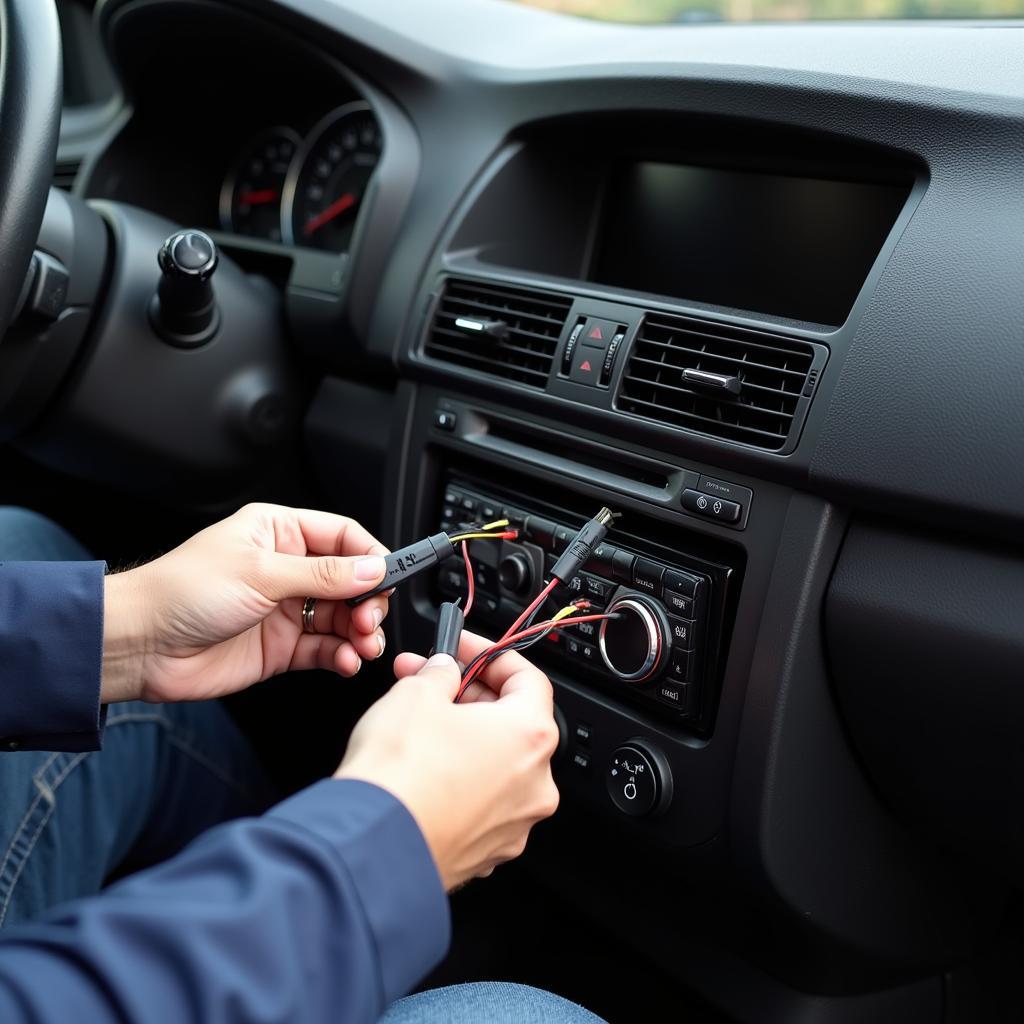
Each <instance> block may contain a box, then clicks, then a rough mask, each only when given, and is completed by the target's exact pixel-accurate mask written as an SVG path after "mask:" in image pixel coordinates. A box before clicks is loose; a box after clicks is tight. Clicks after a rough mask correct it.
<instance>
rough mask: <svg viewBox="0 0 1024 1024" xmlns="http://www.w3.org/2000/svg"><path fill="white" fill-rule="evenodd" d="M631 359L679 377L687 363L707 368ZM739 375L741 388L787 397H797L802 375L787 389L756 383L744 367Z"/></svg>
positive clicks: (640, 357)
mask: <svg viewBox="0 0 1024 1024" xmlns="http://www.w3.org/2000/svg"><path fill="white" fill-rule="evenodd" d="M631 361H632V363H633V364H634V365H639V366H644V367H647V366H649V367H650V368H651V369H652V370H654V371H657V372H661V371H663V370H668V371H670V372H672V373H676V374H678V375H679V376H680V377H682V373H683V369H684V368H685V367H686V366H687V365H688V366H690V367H691V368H697V369H703V370H706V369H707V367H706V366H702V367H695V364H694V363H693V362H689V363H679V364H676V363H666V362H662V361H661V360H658V359H648V358H646V357H645V356H639V355H636V354H634V355H633V357H632V360H631ZM739 377H740V378H741V379H742V380H743V388H744V390H749V389H751V388H752V389H754V390H756V391H764V392H765V393H766V394H773V395H780V396H783V395H784V396H786V397H788V398H797V397H798V396H799V394H800V391H799V388H800V387H802V386H803V377H801V378H799V379H798V380H797V381H796V382H793V384H792V387H791V388H790V389H787V388H786V387H785V386H783V387H781V388H780V387H769V386H768V385H766V384H757V383H755V382H754V381H753V380H751V378H750V376H749V375H748V373H747V372H745V367H744V368H741V369H740V371H739ZM786 383H787V381H786V380H783V381H782V384H783V385H785V384H786Z"/></svg>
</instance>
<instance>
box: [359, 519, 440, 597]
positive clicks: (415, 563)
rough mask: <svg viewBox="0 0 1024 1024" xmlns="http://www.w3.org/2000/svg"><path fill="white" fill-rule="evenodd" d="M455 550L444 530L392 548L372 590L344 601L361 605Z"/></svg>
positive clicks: (431, 566)
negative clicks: (384, 569) (378, 579)
mask: <svg viewBox="0 0 1024 1024" xmlns="http://www.w3.org/2000/svg"><path fill="white" fill-rule="evenodd" d="M457 553H458V549H457V548H456V547H455V545H454V544H452V542H451V540H450V539H449V537H448V534H447V533H435V534H434V535H433V536H432V537H426V538H424V539H423V540H418V541H416V543H415V544H409V545H408V546H406V547H404V548H399V549H398V551H392V552H391V554H390V555H385V556H384V564H385V565H386V566H387V571H386V572H385V573H384V579H383V581H382V582H380V583H378V584H377V586H375V587H374V588H373V590H369V591H367V592H366V593H365V594H360V595H359V596H358V597H353V598H352V599H351V600H350V601H349V602H348V603H349V604H350V605H357V604H362V603H363V601H366V600H367V599H368V598H371V597H373V596H374V595H375V594H380V593H383V592H384V591H385V590H390V589H391V588H392V587H397V586H398V585H399V584H401V583H405V582H406V580H410V579H412V578H413V576H418V575H419V574H420V573H421V572H424V571H425V570H427V569H430V568H433V566H435V565H437V564H438V563H440V562H444V561H446V560H447V559H449V558H451V557H453V556H454V555H456V554H457Z"/></svg>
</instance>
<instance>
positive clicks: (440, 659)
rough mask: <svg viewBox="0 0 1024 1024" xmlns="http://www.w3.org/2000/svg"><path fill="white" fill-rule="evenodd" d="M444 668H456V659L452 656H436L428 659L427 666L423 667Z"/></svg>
mask: <svg viewBox="0 0 1024 1024" xmlns="http://www.w3.org/2000/svg"><path fill="white" fill-rule="evenodd" d="M442 666H444V668H454V667H455V659H454V658H453V657H452V656H451V655H450V654H434V655H432V656H431V657H430V658H429V659H428V661H427V663H426V665H424V666H423V667H424V668H441V667H442Z"/></svg>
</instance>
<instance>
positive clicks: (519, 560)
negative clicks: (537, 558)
mask: <svg viewBox="0 0 1024 1024" xmlns="http://www.w3.org/2000/svg"><path fill="white" fill-rule="evenodd" d="M498 579H499V580H500V581H501V585H502V586H503V587H504V588H505V589H506V590H511V591H512V593H513V594H525V593H526V592H527V591H528V590H529V589H530V587H531V585H532V584H533V566H532V565H531V564H530V559H529V558H527V557H526V555H524V554H523V553H522V552H519V551H517V552H515V553H514V554H511V555H506V556H505V557H504V558H503V559H502V560H501V565H500V566H498Z"/></svg>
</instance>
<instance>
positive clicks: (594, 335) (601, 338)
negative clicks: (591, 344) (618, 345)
mask: <svg viewBox="0 0 1024 1024" xmlns="http://www.w3.org/2000/svg"><path fill="white" fill-rule="evenodd" d="M587 337H588V338H597V340H598V341H604V335H603V334H602V333H601V328H600V327H595V328H594V329H593V330H592V331H591V332H590V333H589V334H588V335H587Z"/></svg>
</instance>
